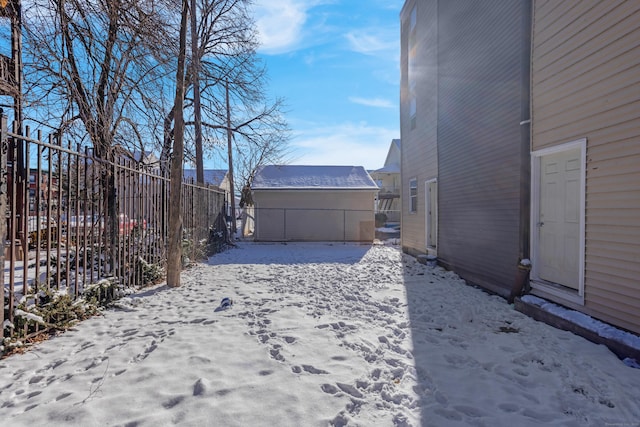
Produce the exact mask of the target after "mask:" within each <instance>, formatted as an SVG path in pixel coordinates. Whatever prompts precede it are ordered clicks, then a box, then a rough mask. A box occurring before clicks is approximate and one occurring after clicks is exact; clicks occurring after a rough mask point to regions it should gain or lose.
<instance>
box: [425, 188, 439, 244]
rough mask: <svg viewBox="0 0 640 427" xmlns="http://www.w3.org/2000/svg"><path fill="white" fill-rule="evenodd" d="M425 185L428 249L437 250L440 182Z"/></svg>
mask: <svg viewBox="0 0 640 427" xmlns="http://www.w3.org/2000/svg"><path fill="white" fill-rule="evenodd" d="M424 184H425V185H424V192H425V195H424V202H425V209H424V212H425V243H426V247H427V248H428V249H429V248H430V249H435V248H436V247H437V244H438V181H436V180H435V179H433V180H430V181H426V182H425V183H424Z"/></svg>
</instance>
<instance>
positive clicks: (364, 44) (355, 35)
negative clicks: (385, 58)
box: [345, 29, 399, 55]
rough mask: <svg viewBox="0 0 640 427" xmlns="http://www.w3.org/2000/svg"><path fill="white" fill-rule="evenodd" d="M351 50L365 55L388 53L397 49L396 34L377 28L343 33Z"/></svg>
mask: <svg viewBox="0 0 640 427" xmlns="http://www.w3.org/2000/svg"><path fill="white" fill-rule="evenodd" d="M345 37H346V38H347V41H348V42H349V47H350V49H351V50H353V51H355V52H358V53H362V54H365V55H377V54H388V53H389V52H395V51H397V50H398V49H399V41H398V36H397V35H392V34H391V33H390V32H389V31H387V32H386V33H385V32H382V34H381V32H380V30H379V29H369V30H356V31H351V32H349V33H347V34H346V35H345Z"/></svg>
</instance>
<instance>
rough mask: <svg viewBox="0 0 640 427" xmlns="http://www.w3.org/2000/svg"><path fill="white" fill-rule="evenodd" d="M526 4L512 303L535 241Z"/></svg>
mask: <svg viewBox="0 0 640 427" xmlns="http://www.w3.org/2000/svg"><path fill="white" fill-rule="evenodd" d="M534 1H535V0H524V1H523V7H522V21H521V22H522V37H521V44H522V49H521V52H522V53H521V61H520V63H521V66H520V73H521V84H520V99H521V101H520V102H521V107H520V111H521V115H520V218H519V222H520V225H519V235H520V239H519V240H520V248H519V254H518V266H517V270H516V276H515V280H514V282H513V285H512V288H511V292H510V294H509V299H508V301H509V303H512V302H513V300H514V299H515V298H516V297H518V296H520V295H522V293H523V292H527V291H528V288H529V272H530V271H531V262H530V261H529V260H530V241H531V238H530V236H531V227H530V218H531V100H532V96H531V62H532V61H531V52H532V47H531V43H532V40H533V35H532V33H533V25H532V22H533V21H532V15H533V2H534Z"/></svg>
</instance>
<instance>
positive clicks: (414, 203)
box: [409, 178, 418, 213]
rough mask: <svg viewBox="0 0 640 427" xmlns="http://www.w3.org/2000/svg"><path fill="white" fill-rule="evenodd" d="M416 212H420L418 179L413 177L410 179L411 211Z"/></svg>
mask: <svg viewBox="0 0 640 427" xmlns="http://www.w3.org/2000/svg"><path fill="white" fill-rule="evenodd" d="M413 190H415V191H413ZM416 212H418V179H417V178H411V179H410V180H409V213H416Z"/></svg>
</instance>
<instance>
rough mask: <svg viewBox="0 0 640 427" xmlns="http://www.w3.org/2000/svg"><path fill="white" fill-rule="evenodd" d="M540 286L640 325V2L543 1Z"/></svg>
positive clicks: (636, 328)
mask: <svg viewBox="0 0 640 427" xmlns="http://www.w3.org/2000/svg"><path fill="white" fill-rule="evenodd" d="M533 5H534V8H533V36H532V37H533V43H532V59H531V61H532V68H531V69H532V85H531V93H532V116H531V127H532V140H531V156H532V167H531V178H532V180H531V193H532V197H531V260H532V271H531V288H532V291H531V292H532V293H533V294H535V295H538V296H541V297H545V298H547V299H550V300H553V301H555V302H557V303H560V304H562V305H565V306H568V307H570V308H573V309H575V310H579V311H582V312H584V313H586V314H589V315H592V316H594V317H597V318H599V319H602V320H604V321H607V322H609V323H612V324H614V325H616V326H619V327H622V328H625V329H628V330H631V331H633V332H635V333H640V279H639V278H640V2H638V1H637V0H628V1H615V2H613V1H611V2H610V1H601V2H584V1H579V0H564V1H562V2H545V1H538V0H535V1H534V2H533Z"/></svg>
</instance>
